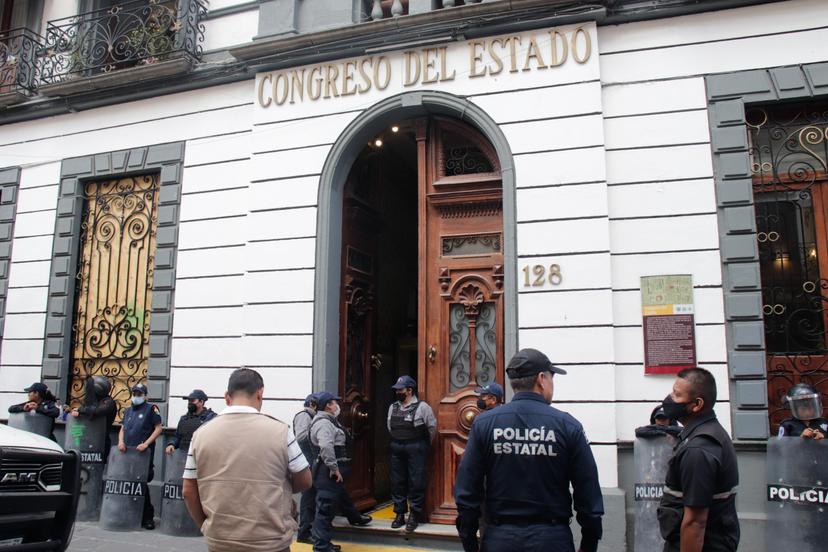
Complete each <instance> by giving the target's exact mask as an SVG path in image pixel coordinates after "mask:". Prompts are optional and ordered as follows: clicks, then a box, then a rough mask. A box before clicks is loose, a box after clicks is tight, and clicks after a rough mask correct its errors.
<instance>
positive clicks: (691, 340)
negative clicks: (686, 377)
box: [641, 274, 696, 374]
mask: <svg viewBox="0 0 828 552" xmlns="http://www.w3.org/2000/svg"><path fill="white" fill-rule="evenodd" d="M641 307H642V309H641V310H642V315H643V318H644V373H646V374H674V373H676V372H679V371H681V370H683V369H685V368H692V367H694V366H696V331H695V315H694V308H693V279H692V277H691V276H690V275H689V274H681V275H671V276H642V277H641Z"/></svg>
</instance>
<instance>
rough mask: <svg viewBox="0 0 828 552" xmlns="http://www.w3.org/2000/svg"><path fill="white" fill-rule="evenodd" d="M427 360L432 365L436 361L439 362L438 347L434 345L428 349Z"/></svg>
mask: <svg viewBox="0 0 828 552" xmlns="http://www.w3.org/2000/svg"><path fill="white" fill-rule="evenodd" d="M426 358H427V359H428V361H429V362H430V363H431V364H434V361H435V360H437V347H435V346H434V345H432V346H431V347H429V348H428V354H426Z"/></svg>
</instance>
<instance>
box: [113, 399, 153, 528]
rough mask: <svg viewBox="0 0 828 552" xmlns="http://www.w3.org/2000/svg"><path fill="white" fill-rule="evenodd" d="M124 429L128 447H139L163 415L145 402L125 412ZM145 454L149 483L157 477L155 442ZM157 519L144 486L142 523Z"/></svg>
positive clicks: (147, 490)
mask: <svg viewBox="0 0 828 552" xmlns="http://www.w3.org/2000/svg"><path fill="white" fill-rule="evenodd" d="M121 423H122V425H123V429H124V444H125V445H126V446H128V447H137V446H138V445H140V444H141V443H143V442H144V441H146V440H147V439H148V438H149V436H150V435H152V432H153V431H155V426H157V425H158V424H160V423H162V422H161V414H159V412H158V407H157V406H155V405H154V404H150V403H148V402H144V403H143V404H140V405H138V406H135V405H133V406H130V407H129V408H127V409H126V411H125V412H124V419H123V420H122V422H121ZM144 454H149V455H150V461H149V473H148V474H147V483H149V482H150V481H152V479H153V477H155V466H154V463H153V457H154V456H155V441H153V442H152V444H151V445H150V446H149V447H148V448H147V450H146V451H144ZM153 517H155V508H153V507H152V502H151V501H150V494H149V486H148V485H147V484H146V483H145V484H144V513H143V519H142V520H141V521H142V523H145V522H147V521H152V519H153Z"/></svg>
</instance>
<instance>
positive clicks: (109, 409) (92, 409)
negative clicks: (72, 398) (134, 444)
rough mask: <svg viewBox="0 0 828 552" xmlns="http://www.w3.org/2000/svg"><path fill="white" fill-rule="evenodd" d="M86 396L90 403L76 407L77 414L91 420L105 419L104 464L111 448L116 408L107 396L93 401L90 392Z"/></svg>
mask: <svg viewBox="0 0 828 552" xmlns="http://www.w3.org/2000/svg"><path fill="white" fill-rule="evenodd" d="M86 396H87V400H89V401H90V403H89V404H85V405H83V406H80V407H78V414H80V415H81V416H86V417H87V418H89V419H93V420H94V419H95V418H98V417H100V416H105V417H106V428H105V429H104V462H106V461H107V458H108V457H109V449H110V448H112V439H111V436H110V433H111V432H112V423H113V422H114V421H115V415H116V414H117V413H118V407H117V406H116V405H115V401H113V400H112V397H110V396H109V395H107V396H105V397H103V398H100V399H97V400H95V399H94V395H90V392H89V391H87V394H86Z"/></svg>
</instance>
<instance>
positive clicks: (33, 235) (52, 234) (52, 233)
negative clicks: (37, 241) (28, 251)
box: [14, 213, 55, 240]
mask: <svg viewBox="0 0 828 552" xmlns="http://www.w3.org/2000/svg"><path fill="white" fill-rule="evenodd" d="M18 214H20V213H18ZM54 235H55V233H54V232H49V233H48V234H28V235H25V234H24V235H22V236H18V235H16V234H15V236H14V239H16V240H23V239H26V238H51V237H52V236H54Z"/></svg>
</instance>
